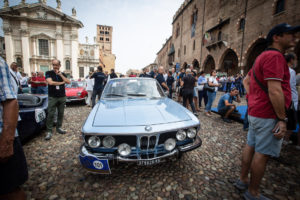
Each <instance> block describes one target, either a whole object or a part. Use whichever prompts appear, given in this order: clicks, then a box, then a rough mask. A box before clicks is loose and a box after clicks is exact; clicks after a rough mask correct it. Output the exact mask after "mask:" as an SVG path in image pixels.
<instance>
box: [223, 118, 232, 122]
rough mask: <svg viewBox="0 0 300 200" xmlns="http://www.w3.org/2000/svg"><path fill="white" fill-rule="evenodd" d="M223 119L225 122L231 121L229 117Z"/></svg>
mask: <svg viewBox="0 0 300 200" xmlns="http://www.w3.org/2000/svg"><path fill="white" fill-rule="evenodd" d="M223 121H224V122H226V123H232V121H231V120H230V119H227V118H224V119H223Z"/></svg>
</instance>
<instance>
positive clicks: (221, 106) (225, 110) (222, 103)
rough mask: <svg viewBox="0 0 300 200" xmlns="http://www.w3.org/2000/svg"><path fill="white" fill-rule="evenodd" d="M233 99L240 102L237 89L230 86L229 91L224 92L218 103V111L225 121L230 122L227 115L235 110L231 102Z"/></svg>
mask: <svg viewBox="0 0 300 200" xmlns="http://www.w3.org/2000/svg"><path fill="white" fill-rule="evenodd" d="M233 101H236V102H238V103H241V98H240V96H239V91H238V89H237V88H236V87H234V88H231V90H230V93H226V94H224V95H223V96H222V97H221V98H220V100H219V103H218V112H219V113H220V114H221V116H222V118H223V121H224V122H226V123H231V120H230V119H228V117H229V116H230V115H232V114H233V113H234V112H235V111H236V106H235V105H234V104H233Z"/></svg>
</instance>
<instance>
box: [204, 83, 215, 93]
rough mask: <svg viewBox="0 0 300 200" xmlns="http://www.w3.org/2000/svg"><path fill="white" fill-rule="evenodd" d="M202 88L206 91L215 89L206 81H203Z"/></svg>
mask: <svg viewBox="0 0 300 200" xmlns="http://www.w3.org/2000/svg"><path fill="white" fill-rule="evenodd" d="M203 89H204V90H207V91H209V92H214V91H215V87H212V86H209V85H208V83H205V84H204V87H203Z"/></svg>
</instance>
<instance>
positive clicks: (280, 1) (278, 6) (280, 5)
mask: <svg viewBox="0 0 300 200" xmlns="http://www.w3.org/2000/svg"><path fill="white" fill-rule="evenodd" d="M284 4H285V1H284V0H278V1H277V2H276V7H275V14H277V13H281V12H282V11H284Z"/></svg>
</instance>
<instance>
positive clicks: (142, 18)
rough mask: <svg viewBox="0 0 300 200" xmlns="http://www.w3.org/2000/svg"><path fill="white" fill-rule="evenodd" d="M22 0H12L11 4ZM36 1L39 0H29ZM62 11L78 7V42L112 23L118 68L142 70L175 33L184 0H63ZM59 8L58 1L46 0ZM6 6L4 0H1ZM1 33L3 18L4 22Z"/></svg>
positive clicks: (114, 50) (90, 40)
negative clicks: (173, 27) (175, 20)
mask: <svg viewBox="0 0 300 200" xmlns="http://www.w3.org/2000/svg"><path fill="white" fill-rule="evenodd" d="M19 2H20V0H9V3H10V6H12V5H16V4H18V3H19ZM26 2H27V3H35V2H38V0H26ZM61 2H62V11H63V12H64V13H66V14H68V15H71V13H72V11H71V10H72V8H73V7H75V9H76V10H77V19H78V20H80V21H81V22H82V23H83V25H84V27H83V28H82V29H80V30H79V42H81V43H84V42H85V37H86V36H88V38H89V42H90V43H91V42H92V41H93V38H94V36H96V24H101V25H109V26H113V28H114V30H113V47H112V48H113V53H114V54H115V55H116V57H117V59H116V71H117V72H122V73H125V72H126V71H127V70H128V69H129V68H133V69H141V68H143V67H145V66H146V65H148V64H150V63H153V62H154V60H155V58H156V53H157V52H158V51H159V50H160V48H161V47H162V45H163V44H164V42H165V41H166V39H167V38H168V37H169V36H171V34H172V25H171V23H172V18H173V15H174V14H175V12H176V11H177V9H178V8H179V7H180V5H181V3H182V2H183V0H61ZM47 4H48V5H50V6H51V7H56V0H47ZM0 7H1V8H2V7H3V0H1V1H0ZM0 34H1V35H3V33H2V21H1V33H0Z"/></svg>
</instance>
